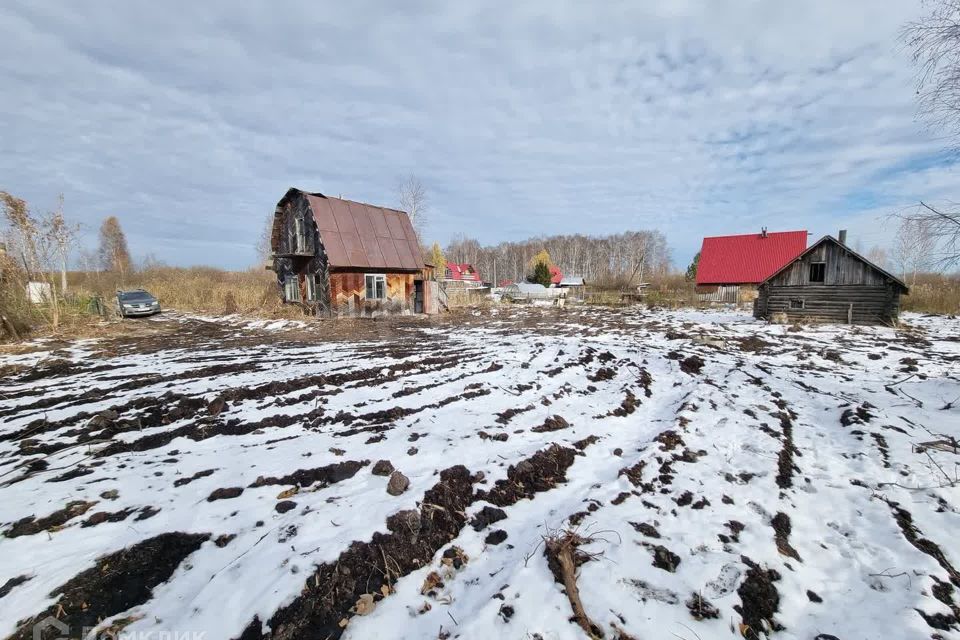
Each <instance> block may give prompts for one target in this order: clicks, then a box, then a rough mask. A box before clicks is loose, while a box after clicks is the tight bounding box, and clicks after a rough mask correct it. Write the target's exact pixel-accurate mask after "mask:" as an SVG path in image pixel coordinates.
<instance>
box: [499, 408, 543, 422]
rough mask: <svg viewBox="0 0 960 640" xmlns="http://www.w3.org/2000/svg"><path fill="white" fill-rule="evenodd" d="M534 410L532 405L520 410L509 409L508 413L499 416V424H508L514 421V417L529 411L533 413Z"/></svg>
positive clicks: (504, 412)
mask: <svg viewBox="0 0 960 640" xmlns="http://www.w3.org/2000/svg"><path fill="white" fill-rule="evenodd" d="M533 409H534V407H533V405H532V404H528V405H527V406H525V407H521V408H519V409H507V410H506V411H502V412H500V413H498V414H497V422H498V423H499V424H507V423H508V422H510V421H511V420H512V419H513V417H514V416H516V415H519V414H521V413H525V412H527V411H533Z"/></svg>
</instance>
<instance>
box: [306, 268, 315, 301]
mask: <svg viewBox="0 0 960 640" xmlns="http://www.w3.org/2000/svg"><path fill="white" fill-rule="evenodd" d="M306 281H307V300H316V299H317V276H316V274H313V273H308V274H307V275H306Z"/></svg>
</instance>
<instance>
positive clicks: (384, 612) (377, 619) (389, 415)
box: [0, 308, 960, 639]
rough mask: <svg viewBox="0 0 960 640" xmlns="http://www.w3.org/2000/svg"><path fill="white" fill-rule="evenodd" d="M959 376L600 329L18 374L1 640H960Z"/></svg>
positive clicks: (173, 335)
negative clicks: (129, 635)
mask: <svg viewBox="0 0 960 640" xmlns="http://www.w3.org/2000/svg"><path fill="white" fill-rule="evenodd" d="M958 359H960V323H958V321H957V320H955V319H951V318H941V317H921V316H908V318H907V326H905V327H903V328H901V329H899V330H893V329H889V328H857V327H853V328H851V327H782V326H771V325H766V324H762V323H758V322H756V321H754V320H753V319H752V318H749V317H748V316H746V315H745V314H737V313H721V312H712V313H708V312H695V311H685V312H684V311H680V312H670V311H647V310H639V309H628V310H607V309H592V308H586V309H577V308H570V309H565V310H553V309H524V308H519V309H518V308H513V309H478V310H468V311H465V312H463V313H460V314H458V315H456V316H452V317H446V318H442V319H432V320H424V319H412V318H397V319H385V320H376V321H347V322H336V323H319V324H315V325H299V324H295V323H280V324H278V325H272V326H266V327H265V326H263V325H262V324H260V325H252V324H251V323H250V322H247V321H244V320H242V319H238V318H236V317H234V318H231V319H229V320H227V321H222V322H213V321H210V320H209V319H201V318H195V317H189V316H183V315H178V314H175V313H173V314H168V315H166V316H165V317H160V318H156V319H151V320H145V321H139V322H136V323H133V322H131V323H124V325H123V330H122V332H121V333H120V334H118V335H116V336H113V337H109V336H108V337H101V338H97V339H95V340H80V341H53V340H48V341H42V342H38V343H34V344H32V345H28V346H27V347H19V348H17V349H12V350H7V352H6V353H4V354H0V371H2V373H3V376H2V380H0V496H2V497H3V500H2V501H0V532H2V536H0V609H2V610H3V612H4V613H6V614H8V615H4V616H0V637H13V638H20V637H31V634H32V627H33V624H34V623H36V622H37V621H38V620H41V619H43V618H44V617H46V616H53V617H54V618H57V619H58V620H60V621H62V622H63V623H65V624H68V625H70V626H71V628H73V627H84V626H87V627H90V626H95V627H97V628H98V629H99V630H100V631H110V632H112V633H121V632H140V631H142V632H147V631H149V632H161V631H164V632H190V631H202V632H204V633H205V634H206V637H207V638H246V639H252V638H314V637H316V638H321V637H327V638H332V637H340V636H341V635H343V636H345V637H352V638H375V637H382V638H395V637H409V638H438V637H460V638H486V637H494V636H496V637H531V638H582V637H601V636H602V637H614V638H618V637H619V638H624V639H627V638H631V637H637V638H661V637H662V638H673V637H684V638H694V637H703V638H707V637H720V636H727V635H729V634H731V632H732V633H734V634H735V635H740V636H743V637H747V638H759V637H763V636H764V635H769V636H772V637H785V638H790V637H796V638H813V637H817V635H818V634H820V637H823V638H828V637H831V636H833V637H837V638H842V639H845V638H854V637H881V636H879V635H872V633H873V631H874V630H876V631H877V633H881V632H883V633H887V632H888V631H889V630H891V629H895V630H896V632H897V634H898V635H897V637H904V638H908V637H917V638H929V637H941V638H953V637H960V621H958V618H960V608H958V603H960V596H958V594H957V589H958V588H960V574H958V572H957V571H958V570H957V567H960V557H958V554H960V545H958V544H957V542H956V541H955V538H956V536H955V535H953V534H952V533H951V532H952V531H956V530H960V527H958V525H960V519H958V514H957V506H956V505H957V504H958V502H960V495H958V491H960V488H958V486H957V480H958V479H960V477H958V475H957V470H958V468H960V455H958V450H957V448H956V438H957V437H958V436H960V421H958V416H957V408H956V407H957V403H958V402H960V400H958V398H960V380H958V376H957V361H958ZM565 567H566V569H565ZM565 570H567V571H568V574H565V573H564V571H565ZM42 633H43V634H45V635H41V637H50V638H54V637H59V636H58V635H57V634H58V633H59V631H58V630H57V629H55V628H51V629H48V630H47V631H44V632H42ZM884 637H886V636H884Z"/></svg>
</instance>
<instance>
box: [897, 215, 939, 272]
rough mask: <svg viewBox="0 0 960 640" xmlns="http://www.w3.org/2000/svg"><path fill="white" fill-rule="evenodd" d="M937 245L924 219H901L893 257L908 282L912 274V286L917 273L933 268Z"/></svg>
mask: <svg viewBox="0 0 960 640" xmlns="http://www.w3.org/2000/svg"><path fill="white" fill-rule="evenodd" d="M936 245H937V241H936V237H935V236H934V235H933V234H932V233H931V230H930V225H929V224H927V222H926V221H925V220H923V219H917V218H910V217H905V218H903V219H901V221H900V226H899V227H898V228H897V235H896V237H895V238H894V244H893V257H894V260H895V261H896V262H897V264H898V265H899V266H900V272H901V273H902V274H903V278H904V279H905V280H906V279H907V275H908V274H910V275H911V278H910V286H913V285H915V284H916V282H917V273H919V272H920V271H922V270H924V269H929V268H930V267H931V266H933V261H934V260H935V258H934V257H933V251H934V249H935V247H936Z"/></svg>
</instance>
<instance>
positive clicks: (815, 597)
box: [807, 589, 823, 604]
mask: <svg viewBox="0 0 960 640" xmlns="http://www.w3.org/2000/svg"><path fill="white" fill-rule="evenodd" d="M807 599H808V600H810V602H815V603H817V604H820V603H821V602H823V598H821V597H820V596H819V595H817V592H816V591H812V590H810V589H807Z"/></svg>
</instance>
